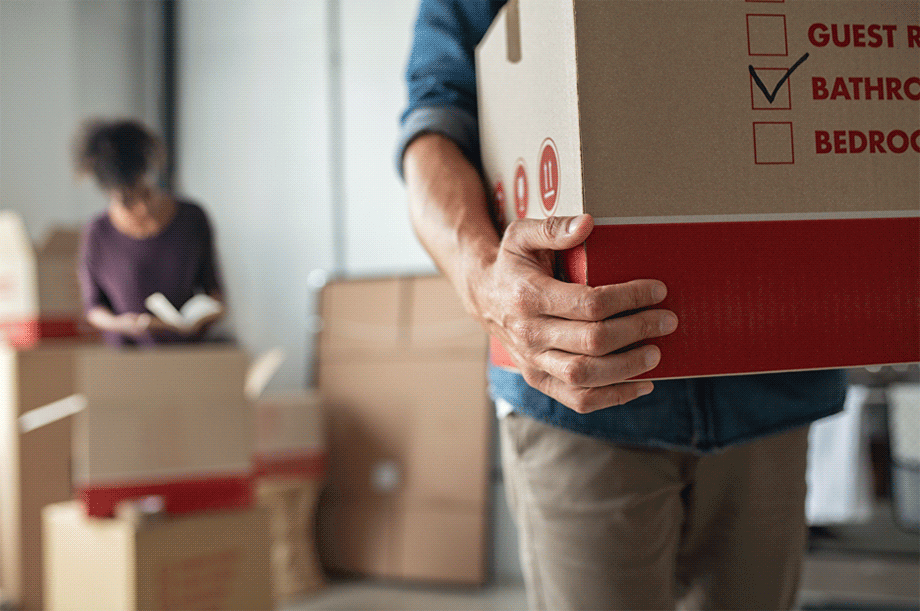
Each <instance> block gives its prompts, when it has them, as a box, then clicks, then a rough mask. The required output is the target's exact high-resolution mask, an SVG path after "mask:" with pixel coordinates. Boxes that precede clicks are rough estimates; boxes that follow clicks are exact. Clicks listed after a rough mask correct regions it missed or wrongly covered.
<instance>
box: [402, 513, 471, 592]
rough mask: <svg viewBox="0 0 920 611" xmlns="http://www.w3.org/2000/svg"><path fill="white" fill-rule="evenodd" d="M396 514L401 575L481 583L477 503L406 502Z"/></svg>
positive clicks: (444, 580)
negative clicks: (397, 517) (437, 503)
mask: <svg viewBox="0 0 920 611" xmlns="http://www.w3.org/2000/svg"><path fill="white" fill-rule="evenodd" d="M400 518H401V520H400V523H399V530H398V533H399V535H398V536H397V538H396V542H397V546H398V547H397V554H398V557H399V559H400V562H401V570H402V571H403V576H404V577H405V578H407V579H421V580H425V581H432V582H453V583H467V584H474V585H475V584H479V583H482V576H483V575H484V574H485V572H486V566H485V562H486V557H485V554H483V553H482V548H483V547H484V546H485V545H486V534H487V530H486V515H485V514H484V513H483V512H482V511H481V510H480V509H479V507H478V506H477V505H475V504H474V505H462V504H460V505H429V504H425V503H410V504H408V505H407V506H406V507H405V509H404V510H403V511H402V512H401V514H400Z"/></svg>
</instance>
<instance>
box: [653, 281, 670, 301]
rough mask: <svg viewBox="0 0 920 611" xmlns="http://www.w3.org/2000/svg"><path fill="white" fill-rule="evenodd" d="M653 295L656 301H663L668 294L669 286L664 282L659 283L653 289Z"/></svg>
mask: <svg viewBox="0 0 920 611" xmlns="http://www.w3.org/2000/svg"><path fill="white" fill-rule="evenodd" d="M652 296H653V297H654V298H655V301H663V300H664V298H665V297H667V296H668V287H666V286H665V285H663V284H659V285H657V286H656V287H655V289H654V291H652Z"/></svg>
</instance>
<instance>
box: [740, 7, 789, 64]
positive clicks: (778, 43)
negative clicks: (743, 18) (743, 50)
mask: <svg viewBox="0 0 920 611" xmlns="http://www.w3.org/2000/svg"><path fill="white" fill-rule="evenodd" d="M747 33H748V55H757V56H773V57H776V56H785V55H789V45H788V38H787V36H786V16H785V15H748V16H747Z"/></svg>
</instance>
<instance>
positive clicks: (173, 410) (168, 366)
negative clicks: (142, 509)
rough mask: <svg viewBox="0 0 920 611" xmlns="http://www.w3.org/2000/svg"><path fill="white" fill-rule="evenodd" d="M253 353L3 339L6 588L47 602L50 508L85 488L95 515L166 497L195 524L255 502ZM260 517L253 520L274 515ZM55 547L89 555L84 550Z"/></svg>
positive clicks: (20, 598)
mask: <svg viewBox="0 0 920 611" xmlns="http://www.w3.org/2000/svg"><path fill="white" fill-rule="evenodd" d="M248 362H249V358H248V356H247V354H246V353H245V352H244V351H242V350H240V349H237V348H235V347H232V346H224V345H205V346H196V347H186V348H163V349H159V350H155V351H119V350H110V349H106V348H101V347H97V346H86V345H82V346H81V345H73V346H71V347H66V346H51V345H46V344H39V345H37V346H35V347H33V348H30V349H25V350H16V349H11V348H2V350H0V415H2V420H0V425H2V426H0V451H2V453H0V469H2V471H0V518H2V521H0V525H2V531H0V546H2V547H0V549H2V551H3V555H2V557H0V567H2V578H3V579H2V591H3V593H4V596H5V597H6V598H7V599H8V600H9V601H11V602H13V603H15V604H17V605H19V606H21V607H22V608H24V609H26V610H31V609H40V608H42V600H43V596H42V557H41V549H42V539H41V533H40V524H41V523H40V520H41V517H40V511H41V509H42V507H44V506H46V505H47V504H49V503H54V502H58V501H64V500H67V499H71V498H73V497H74V496H79V497H80V498H81V499H82V500H83V503H81V504H80V508H81V511H83V512H84V513H86V514H87V517H105V518H107V519H110V516H112V515H113V514H114V513H115V511H116V509H117V507H118V505H119V504H120V503H121V502H123V501H128V500H130V499H134V498H137V497H145V496H150V495H155V496H157V497H159V498H161V499H162V501H163V503H164V505H165V509H166V511H167V512H168V513H169V514H172V515H174V516H175V515H179V514H191V513H196V514H200V515H201V520H199V521H197V522H194V524H201V525H207V524H208V521H207V519H206V516H210V517H211V518H213V519H215V520H218V521H219V520H222V519H224V518H223V517H221V516H223V515H224V514H225V513H226V512H227V511H228V510H245V509H248V507H249V505H250V503H251V500H252V453H253V437H254V435H253V421H252V410H251V404H250V402H249V401H248V399H247V398H246V397H245V395H244V392H243V387H244V379H245V376H246V368H247V366H248ZM78 398H79V399H80V400H81V401H82V409H80V410H79V411H77V412H76V413H75V414H74V415H72V416H67V417H64V418H61V419H57V420H55V419H54V417H52V420H51V422H50V423H48V424H45V425H44V426H39V427H38V428H35V429H34V430H28V431H27V432H22V430H21V428H20V424H22V423H23V422H25V421H26V420H30V421H31V420H34V417H35V415H36V414H43V413H44V412H46V411H48V409H50V408H55V409H57V408H58V407H60V406H62V405H63V404H64V403H66V402H67V401H68V400H71V403H75V400H76V399H78ZM43 406H44V407H43ZM49 406H50V407H49ZM37 408H38V409H37ZM52 411H53V410H52ZM27 413H28V414H27ZM63 413H67V412H66V411H65V412H63ZM24 414H27V415H25V418H23V415H24ZM203 512H207V514H205V513H203ZM258 515H259V516H261V517H256V518H252V519H253V520H265V516H264V514H262V513H259V514H258ZM90 523H92V522H91V521H90V522H87V524H90ZM246 523H248V522H246ZM266 528H267V525H266ZM92 532H102V531H101V530H99V529H96V530H92ZM263 543H264V548H263V553H264V554H265V557H266V562H267V557H268V542H267V540H265V541H263ZM54 553H55V554H58V555H59V554H67V553H71V554H78V555H80V556H81V558H84V561H85V560H86V559H87V558H89V557H84V556H85V554H84V552H82V551H81V550H80V549H79V548H76V549H71V550H69V552H68V548H61V547H59V548H55V551H54ZM62 561H63V560H62ZM124 561H125V562H126V563H128V562H130V559H129V558H128V557H125V559H124ZM90 564H91V563H90ZM265 579H266V580H267V579H268V576H267V573H266V575H265ZM76 600H79V598H78V599H76ZM59 602H60V601H59Z"/></svg>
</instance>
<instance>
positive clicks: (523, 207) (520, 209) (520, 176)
mask: <svg viewBox="0 0 920 611" xmlns="http://www.w3.org/2000/svg"><path fill="white" fill-rule="evenodd" d="M514 209H515V211H516V212H517V216H518V218H519V219H522V218H524V217H525V216H527V172H526V171H525V170H524V162H523V161H518V165H517V169H515V171H514Z"/></svg>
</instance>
